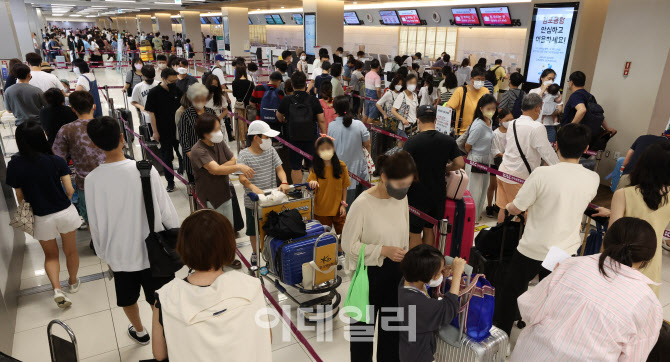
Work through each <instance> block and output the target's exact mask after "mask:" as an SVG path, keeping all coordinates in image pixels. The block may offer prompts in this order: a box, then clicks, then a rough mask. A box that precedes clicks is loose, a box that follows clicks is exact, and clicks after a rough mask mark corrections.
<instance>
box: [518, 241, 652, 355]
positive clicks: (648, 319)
mask: <svg viewBox="0 0 670 362" xmlns="http://www.w3.org/2000/svg"><path fill="white" fill-rule="evenodd" d="M599 257H600V254H596V255H590V256H585V257H576V258H569V259H566V260H564V261H562V262H561V263H560V265H559V266H558V268H556V270H554V272H553V273H551V274H550V275H549V276H548V277H547V278H545V279H544V280H543V281H542V282H540V284H538V285H537V286H536V287H535V288H533V289H532V290H530V291H528V292H526V293H524V294H523V295H522V296H521V297H519V300H518V301H519V310H520V311H521V316H522V318H523V320H524V321H525V322H526V323H527V326H526V328H524V329H523V330H522V331H521V334H520V335H519V340H518V342H517V344H516V347H515V348H514V351H513V353H512V356H511V358H510V361H561V362H566V361H644V360H646V359H647V355H649V352H650V351H651V349H652V348H653V347H654V345H655V344H656V340H657V339H658V335H659V331H660V329H661V323H663V309H662V307H661V303H660V302H659V301H658V298H657V297H656V295H655V294H654V292H653V291H652V290H651V288H650V287H649V284H654V283H653V282H652V281H651V280H650V279H649V278H647V277H646V276H644V275H643V274H642V273H640V272H639V271H637V270H635V269H633V268H630V267H627V266H625V265H621V266H620V268H618V269H617V270H616V271H615V270H614V269H612V268H611V267H610V266H609V265H610V260H611V259H609V258H608V259H607V260H606V261H605V271H606V272H607V275H608V277H604V276H603V275H602V274H600V271H599V270H598V258H599Z"/></svg>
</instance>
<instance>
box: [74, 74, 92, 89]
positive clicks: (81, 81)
mask: <svg viewBox="0 0 670 362" xmlns="http://www.w3.org/2000/svg"><path fill="white" fill-rule="evenodd" d="M84 77H86V78H88V80H86V78H84ZM88 81H91V82H93V81H95V75H93V73H86V74H82V75H80V76H79V79H77V86H81V87H82V88H84V90H85V91H87V92H90V91H91V87H90V86H89V84H88Z"/></svg>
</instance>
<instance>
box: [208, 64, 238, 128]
mask: <svg viewBox="0 0 670 362" xmlns="http://www.w3.org/2000/svg"><path fill="white" fill-rule="evenodd" d="M205 87H207V90H209V95H208V96H207V104H206V105H205V107H208V108H211V109H213V110H214V112H215V113H216V116H217V117H218V118H219V122H221V124H224V121H225V125H226V133H228V137H227V138H228V141H232V140H233V139H231V138H232V136H231V133H233V128H232V126H231V125H230V118H229V115H230V112H229V111H228V100H227V99H226V96H225V94H224V90H223V89H222V88H221V82H220V81H219V77H217V76H216V75H214V74H210V75H209V77H207V79H206V80H205Z"/></svg>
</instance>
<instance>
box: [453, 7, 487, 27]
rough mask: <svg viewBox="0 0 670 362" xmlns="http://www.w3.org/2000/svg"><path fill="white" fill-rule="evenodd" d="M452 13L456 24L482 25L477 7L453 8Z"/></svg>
mask: <svg viewBox="0 0 670 362" xmlns="http://www.w3.org/2000/svg"><path fill="white" fill-rule="evenodd" d="M451 13H452V14H453V15H454V23H455V24H456V25H467V26H473V25H476V26H479V25H481V24H480V23H479V16H477V9H475V8H464V9H451Z"/></svg>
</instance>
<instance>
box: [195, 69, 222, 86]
mask: <svg viewBox="0 0 670 362" xmlns="http://www.w3.org/2000/svg"><path fill="white" fill-rule="evenodd" d="M214 69H221V68H220V67H217V66H216V65H215V66H213V67H212V68H211V69H210V70H209V71H208V72H204V73H203V74H202V78H200V80H201V81H202V84H205V82H206V81H207V78H209V76H210V75H212V73H213V72H214Z"/></svg>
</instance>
